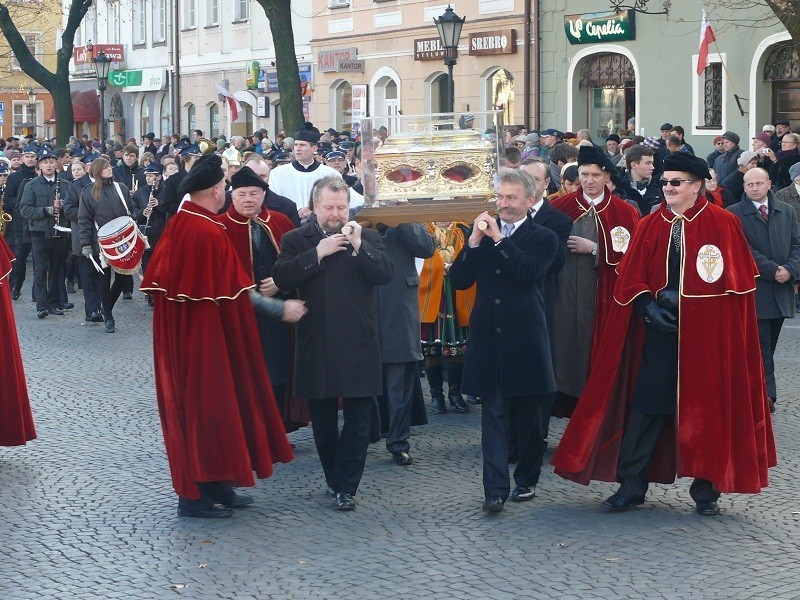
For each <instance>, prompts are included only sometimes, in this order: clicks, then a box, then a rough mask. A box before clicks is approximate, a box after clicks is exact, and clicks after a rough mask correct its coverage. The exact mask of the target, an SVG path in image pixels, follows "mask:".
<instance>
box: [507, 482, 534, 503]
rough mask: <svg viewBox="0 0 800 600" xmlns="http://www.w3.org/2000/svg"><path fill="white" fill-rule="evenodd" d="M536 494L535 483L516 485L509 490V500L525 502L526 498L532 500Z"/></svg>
mask: <svg viewBox="0 0 800 600" xmlns="http://www.w3.org/2000/svg"><path fill="white" fill-rule="evenodd" d="M535 496H536V486H535V485H518V486H517V487H515V488H514V491H513V492H511V501H512V502H527V501H528V500H533V498H534V497H535Z"/></svg>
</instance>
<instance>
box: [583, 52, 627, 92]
mask: <svg viewBox="0 0 800 600" xmlns="http://www.w3.org/2000/svg"><path fill="white" fill-rule="evenodd" d="M635 87H636V72H635V71H634V70H633V65H632V64H631V61H630V60H629V59H628V57H627V56H625V55H623V54H614V53H607V54H597V55H595V56H593V57H592V58H591V59H590V60H586V61H585V62H584V63H583V65H581V78H580V80H579V82H578V88H579V89H581V90H589V89H595V88H635Z"/></svg>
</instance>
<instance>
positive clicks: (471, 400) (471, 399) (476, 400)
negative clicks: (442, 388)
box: [466, 394, 481, 404]
mask: <svg viewBox="0 0 800 600" xmlns="http://www.w3.org/2000/svg"><path fill="white" fill-rule="evenodd" d="M466 399H467V402H469V403H470V404H480V403H481V399H480V398H478V397H477V396H470V395H469V394H467V395H466Z"/></svg>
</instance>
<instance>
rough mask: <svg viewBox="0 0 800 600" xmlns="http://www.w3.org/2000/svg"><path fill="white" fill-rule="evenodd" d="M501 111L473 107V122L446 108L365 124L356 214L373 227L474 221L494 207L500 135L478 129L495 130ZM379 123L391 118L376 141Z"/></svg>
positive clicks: (359, 218) (362, 221)
mask: <svg viewBox="0 0 800 600" xmlns="http://www.w3.org/2000/svg"><path fill="white" fill-rule="evenodd" d="M500 114H501V113H499V111H490V112H485V113H475V114H474V117H475V125H474V126H473V127H474V128H468V127H466V126H465V124H464V122H463V115H455V114H447V113H445V114H432V115H424V116H413V117H411V116H402V115H401V116H398V117H392V118H390V119H386V118H384V119H382V120H381V119H368V120H366V122H362V144H363V146H362V165H363V166H364V208H363V210H362V211H361V212H359V213H358V215H357V216H356V220H358V221H359V222H361V223H362V224H363V225H367V226H371V227H374V226H376V225H377V224H378V223H383V224H385V225H389V226H395V225H399V224H400V223H414V222H418V223H424V222H430V221H467V222H471V221H473V220H474V219H475V217H476V216H478V215H479V214H480V213H482V212H483V211H485V210H493V209H494V178H495V175H496V174H497V168H498V148H497V136H496V135H494V134H481V133H480V131H484V130H486V129H488V128H490V127H493V128H495V131H497V127H498V125H499V123H498V119H499V118H500ZM381 121H383V122H384V123H386V122H388V123H389V127H390V132H389V136H388V137H387V138H386V141H385V143H384V144H382V145H379V144H373V134H374V133H377V131H378V128H379V127H380V125H381V124H383V123H381ZM392 128H393V129H395V131H391V129H392ZM476 129H479V130H476Z"/></svg>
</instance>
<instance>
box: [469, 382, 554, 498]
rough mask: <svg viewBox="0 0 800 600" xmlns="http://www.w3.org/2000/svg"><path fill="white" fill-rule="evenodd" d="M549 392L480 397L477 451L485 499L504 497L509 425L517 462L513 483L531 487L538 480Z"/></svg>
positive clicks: (507, 485) (507, 487) (507, 489)
mask: <svg viewBox="0 0 800 600" xmlns="http://www.w3.org/2000/svg"><path fill="white" fill-rule="evenodd" d="M552 397H553V395H552V394H543V395H539V396H518V397H515V398H484V399H483V404H482V405H481V450H482V451H483V493H484V496H485V497H486V498H491V497H492V496H500V497H501V498H502V499H503V500H506V499H508V495H509V492H510V491H511V481H510V477H509V474H508V435H509V431H510V429H511V427H512V424H511V419H510V414H511V410H512V407H513V411H514V423H513V426H514V429H515V431H516V437H517V455H518V460H517V465H516V467H515V468H514V483H515V484H516V485H521V486H533V485H536V484H537V483H538V482H539V474H540V473H541V470H542V459H543V458H544V452H545V449H546V448H547V443H546V442H544V441H543V440H544V439H545V438H546V437H547V430H548V427H549V424H550V408H551V407H550V405H551V404H552Z"/></svg>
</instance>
